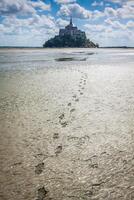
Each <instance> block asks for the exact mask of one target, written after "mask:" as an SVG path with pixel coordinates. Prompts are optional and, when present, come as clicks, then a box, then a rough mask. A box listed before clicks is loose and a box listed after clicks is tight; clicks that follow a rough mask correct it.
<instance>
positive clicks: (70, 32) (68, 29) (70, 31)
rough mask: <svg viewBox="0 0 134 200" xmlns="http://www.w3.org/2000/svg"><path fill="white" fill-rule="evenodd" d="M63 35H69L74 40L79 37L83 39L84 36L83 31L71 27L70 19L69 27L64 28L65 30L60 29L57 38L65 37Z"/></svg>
mask: <svg viewBox="0 0 134 200" xmlns="http://www.w3.org/2000/svg"><path fill="white" fill-rule="evenodd" d="M65 35H70V36H72V37H74V38H76V37H80V38H83V39H85V38H86V34H85V32H84V31H81V30H78V28H77V27H75V26H73V22H72V18H71V19H70V23H69V25H67V26H66V27H65V29H60V31H59V36H65Z"/></svg>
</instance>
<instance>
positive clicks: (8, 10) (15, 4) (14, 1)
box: [0, 0, 50, 15]
mask: <svg viewBox="0 0 134 200" xmlns="http://www.w3.org/2000/svg"><path fill="white" fill-rule="evenodd" d="M35 8H40V9H42V10H50V5H48V4H45V3H44V2H43V1H40V0H38V1H36V2H33V1H31V0H29V1H27V0H1V1H0V15H12V14H14V15H16V14H19V15H27V14H35V13H36V9H35Z"/></svg>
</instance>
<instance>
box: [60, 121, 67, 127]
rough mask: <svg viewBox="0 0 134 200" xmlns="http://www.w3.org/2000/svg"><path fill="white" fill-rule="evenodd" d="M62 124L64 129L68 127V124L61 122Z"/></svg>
mask: <svg viewBox="0 0 134 200" xmlns="http://www.w3.org/2000/svg"><path fill="white" fill-rule="evenodd" d="M60 124H61V125H62V127H63V128H64V127H66V126H67V125H68V123H67V122H61V123H60Z"/></svg>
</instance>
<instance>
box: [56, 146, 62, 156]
mask: <svg viewBox="0 0 134 200" xmlns="http://www.w3.org/2000/svg"><path fill="white" fill-rule="evenodd" d="M61 152H62V145H59V146H58V147H57V148H56V150H55V154H56V156H58V155H59V154H60V153H61Z"/></svg>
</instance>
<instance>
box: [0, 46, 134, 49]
mask: <svg viewBox="0 0 134 200" xmlns="http://www.w3.org/2000/svg"><path fill="white" fill-rule="evenodd" d="M69 48H73V47H68V48H66V49H69ZM75 48H82V47H75ZM99 48H100V49H134V47H127V46H109V47H99ZM99 48H98V49H99ZM0 49H48V48H43V47H21V46H0ZM49 49H53V48H49ZM56 49H61V48H56ZM64 49H65V47H64ZM86 49H91V48H86Z"/></svg>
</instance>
